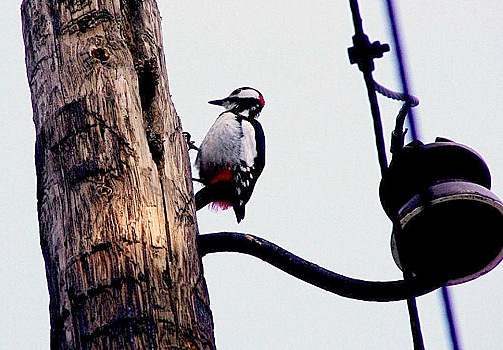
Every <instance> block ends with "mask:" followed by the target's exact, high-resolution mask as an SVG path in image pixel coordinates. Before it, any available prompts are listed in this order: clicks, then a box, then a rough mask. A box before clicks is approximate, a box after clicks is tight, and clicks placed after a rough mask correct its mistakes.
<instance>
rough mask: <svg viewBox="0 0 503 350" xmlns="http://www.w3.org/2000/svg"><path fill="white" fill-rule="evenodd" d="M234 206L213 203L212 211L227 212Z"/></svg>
mask: <svg viewBox="0 0 503 350" xmlns="http://www.w3.org/2000/svg"><path fill="white" fill-rule="evenodd" d="M231 206H232V203H231V202H213V203H211V204H210V209H211V210H212V211H219V210H227V209H229V208H230V207H231Z"/></svg>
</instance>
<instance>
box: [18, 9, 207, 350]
mask: <svg viewBox="0 0 503 350" xmlns="http://www.w3.org/2000/svg"><path fill="white" fill-rule="evenodd" d="M22 17H23V32H24V40H25V47H26V66H27V75H28V81H29V85H30V89H31V93H32V105H33V113H34V122H35V127H36V146H35V161H36V170H37V182H38V186H37V199H38V213H39V225H40V240H41V247H42V252H43V255H44V259H45V264H46V274H47V280H48V286H49V294H50V306H49V307H50V318H51V348H53V349H214V348H215V345H214V336H213V321H212V315H211V311H210V308H209V299H208V293H207V289H206V284H205V281H204V277H203V271H202V265H201V260H200V258H199V256H198V254H197V247H196V235H197V223H196V219H195V207H194V201H193V189H192V182H191V173H190V162H189V159H188V152H187V147H186V144H185V142H184V138H183V136H182V134H181V124H180V120H179V118H178V116H177V115H176V112H175V109H174V107H173V104H172V102H171V99H170V94H169V90H168V82H167V72H166V67H165V62H164V54H163V47H162V34H161V25H160V17H159V12H158V9H157V6H156V3H155V0H24V2H23V4H22Z"/></svg>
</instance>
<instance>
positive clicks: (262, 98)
mask: <svg viewBox="0 0 503 350" xmlns="http://www.w3.org/2000/svg"><path fill="white" fill-rule="evenodd" d="M258 99H259V100H260V103H261V104H262V107H264V106H265V100H264V97H263V96H262V95H259V96H258Z"/></svg>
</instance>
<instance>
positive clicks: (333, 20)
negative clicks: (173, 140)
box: [0, 0, 503, 350]
mask: <svg viewBox="0 0 503 350" xmlns="http://www.w3.org/2000/svg"><path fill="white" fill-rule="evenodd" d="M397 3H400V7H399V11H398V12H399V15H400V16H399V18H400V23H401V27H402V33H403V39H404V44H405V45H404V48H405V53H406V56H407V59H408V67H409V78H410V83H411V87H412V91H413V92H414V94H415V95H417V96H418V97H419V98H420V100H421V104H420V106H419V107H417V109H416V115H417V117H418V120H417V123H418V125H419V132H420V138H421V140H423V141H425V142H432V141H433V140H434V138H435V137H436V136H439V135H441V136H445V137H448V138H450V139H453V140H455V141H458V142H460V143H464V144H466V145H468V146H470V147H472V148H474V149H475V150H477V152H479V153H480V154H481V155H482V156H483V157H484V159H485V160H486V162H487V163H488V164H489V167H490V169H491V173H492V177H493V191H494V192H495V193H496V194H498V195H499V196H500V197H503V155H502V154H501V146H502V144H503V140H502V136H503V118H502V117H503V113H502V112H501V105H500V100H501V97H502V95H503V73H502V72H503V44H502V39H501V37H502V34H503V29H502V26H501V18H503V3H502V2H501V1H497V0H490V1H489V0H488V1H484V2H474V1H467V0H463V1H443V2H440V1H432V0H426V1H421V2H417V1H411V0H402V1H397ZM482 4H483V5H482ZM19 5H20V1H11V0H9V1H2V3H1V4H0V31H1V34H2V35H1V36H0V47H1V48H2V54H1V55H0V76H1V79H0V105H1V106H2V113H1V114H2V124H1V126H0V149H1V152H0V162H1V164H2V166H1V168H0V184H1V186H0V235H1V240H0V286H1V288H0V325H1V327H0V349H48V347H49V340H48V339H49V320H48V293H47V287H46V282H45V272H44V264H43V260H42V256H41V252H40V247H39V238H38V225H37V216H36V193H35V184H36V178H35V170H34V158H33V153H34V152H33V149H34V126H33V123H32V121H31V118H32V111H31V103H30V95H29V89H28V83H27V81H26V74H25V66H24V48H23V43H22V35H21V24H20V13H19ZM159 6H160V9H161V14H162V16H163V27H164V39H165V52H166V59H167V65H168V71H169V78H170V90H171V93H172V95H173V99H174V102H175V106H176V109H177V111H178V113H179V115H180V116H181V118H182V123H183V126H184V129H185V130H187V131H189V132H190V133H191V134H192V136H193V139H194V140H196V141H197V142H198V143H199V142H200V141H201V140H202V138H203V136H204V134H205V132H206V131H207V129H208V128H209V126H210V125H211V123H213V121H214V119H215V118H216V116H217V115H218V114H219V113H220V112H221V109H220V108H219V107H216V106H212V105H209V104H207V101H208V100H211V99H216V98H221V97H225V96H226V95H227V94H229V93H230V92H231V91H232V90H233V89H234V88H237V87H240V86H252V87H255V88H257V89H259V90H260V91H261V92H262V93H263V95H264V97H265V100H266V106H265V108H264V110H263V112H262V115H261V117H260V121H261V122H262V125H263V127H264V129H265V133H266V138H267V140H266V141H267V162H266V168H265V170H264V173H263V174H262V176H261V178H260V179H259V181H258V183H257V186H256V189H255V192H254V194H253V196H252V199H251V201H250V203H249V204H248V206H247V214H246V218H245V220H244V221H243V222H242V223H241V224H240V225H237V224H236V223H235V218H234V214H233V213H232V211H228V212H220V213H217V214H215V213H213V212H211V211H209V210H206V209H204V210H202V211H200V213H199V215H198V220H199V230H200V232H201V233H209V232H217V231H238V232H247V233H252V234H255V235H258V236H261V237H263V238H266V239H268V240H270V241H272V242H274V243H276V244H278V245H280V246H282V247H284V248H286V249H288V250H290V251H292V252H293V253H295V254H298V255H300V256H302V257H304V258H306V259H308V260H310V261H313V262H315V263H317V264H319V265H321V266H323V267H326V268H328V269H332V270H334V271H336V272H338V273H342V274H345V275H348V276H352V277H356V278H361V279H371V280H391V279H399V278H400V277H401V273H400V271H399V270H398V268H397V267H396V266H395V264H394V262H393V260H392V257H391V253H390V248H389V238H390V231H391V223H390V222H389V220H388V218H387V217H386V215H385V214H384V212H383V210H382V208H381V206H380V203H379V198H378V185H379V180H380V171H379V167H378V162H377V156H376V150H375V145H374V136H373V129H372V122H371V117H370V110H369V104H368V100H367V97H366V90H365V85H364V82H363V78H362V75H361V73H360V71H359V70H358V69H357V67H356V66H351V65H350V64H349V63H348V58H347V51H346V50H347V48H348V47H349V46H351V45H352V42H351V37H352V35H353V34H354V32H353V25H352V22H351V15H350V11H349V3H348V1H290V2H286V1H265V0H255V1H242V0H233V1H229V0H221V1H191V0H185V1H173V0H170V1H168V0H166V1H159ZM360 8H361V11H362V17H363V20H364V28H365V31H366V33H367V34H368V35H369V37H370V39H371V40H379V41H381V42H386V43H390V44H391V40H390V35H389V32H388V30H387V27H388V24H387V19H386V16H385V12H384V10H385V7H384V1H364V0H360ZM393 55H394V53H387V54H385V57H384V58H382V59H379V60H377V61H376V71H375V73H374V76H375V78H376V80H377V81H379V82H380V83H382V84H384V85H385V86H387V87H390V88H394V89H398V87H399V84H398V79H397V75H396V68H395V59H394V58H393V57H394V56H393ZM379 101H380V107H381V112H382V116H383V121H384V126H385V135H386V139H387V142H388V145H389V137H388V136H389V134H390V132H391V130H392V128H393V124H394V117H395V115H396V113H397V112H398V109H399V108H400V103H398V102H393V101H389V100H386V99H384V98H380V99H379ZM191 156H192V159H194V158H195V153H192V154H191ZM203 263H204V267H205V276H206V280H207V283H208V288H209V293H210V299H211V306H212V311H213V315H214V322H215V335H216V340H217V346H218V348H219V349H220V350H233V349H250V350H255V349H260V350H262V349H263V350H268V349H295V350H301V349H344V350H346V349H355V350H361V349H392V350H393V349H411V348H412V341H411V335H410V328H409V322H408V314H407V307H406V304H405V302H394V303H368V302H360V301H355V300H351V299H346V298H342V297H339V296H336V295H332V294H330V293H328V292H325V291H323V290H320V289H317V288H315V287H313V286H310V285H308V284H306V283H304V282H301V281H299V280H297V279H294V278H293V277H290V276H289V275H287V274H285V273H283V272H281V271H279V270H276V269H275V268H273V267H271V266H269V265H267V264H266V263H264V262H262V261H260V260H257V259H255V258H252V257H248V256H244V255H238V254H216V255H210V256H207V257H205V258H204V260H203ZM502 286H503V270H502V268H501V266H500V267H498V268H496V269H495V270H494V271H492V272H490V273H489V274H488V275H486V276H483V277H482V278H479V279H477V280H475V281H472V282H469V283H467V284H463V285H459V286H456V287H453V288H451V291H452V294H453V302H454V306H455V314H456V316H457V321H458V331H459V334H460V340H461V344H462V346H463V348H464V349H476V350H477V349H480V350H487V349H499V348H501V346H502V344H503V332H502V330H503V316H502V313H503V302H502V297H501V287H502ZM418 306H419V312H420V317H421V322H422V327H423V336H424V340H425V344H426V348H427V349H448V348H449V339H448V334H447V328H446V326H445V320H444V315H443V309H442V303H441V298H440V293H439V292H434V293H431V294H429V295H427V296H423V297H420V298H418Z"/></svg>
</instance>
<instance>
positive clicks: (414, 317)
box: [386, 0, 424, 350]
mask: <svg viewBox="0 0 503 350" xmlns="http://www.w3.org/2000/svg"><path fill="white" fill-rule="evenodd" d="M386 3H387V8H388V17H389V21H390V25H391V33H392V35H393V41H394V44H395V50H396V57H397V61H398V70H399V73H400V80H401V83H402V91H403V94H404V95H405V96H410V95H411V94H410V93H409V84H408V82H407V74H406V69H405V59H404V56H403V52H402V48H401V44H400V35H399V33H398V26H397V23H396V18H395V10H394V5H393V1H392V0H386ZM406 108H407V112H408V113H407V114H408V115H409V125H410V130H411V137H412V140H414V141H415V140H417V131H416V125H415V122H414V120H415V119H414V112H413V110H412V108H411V105H410V104H409V103H407V104H406ZM395 227H400V224H399V223H398V225H395ZM408 275H409V273H408V272H407V271H406V270H405V268H404V278H408V277H409V276H408ZM407 308H408V310H409V318H410V326H411V332H412V340H413V344H414V349H415V350H424V341H423V335H422V332H421V323H420V320H419V313H418V310H417V304H416V301H415V300H414V299H413V298H411V299H409V300H407Z"/></svg>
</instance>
